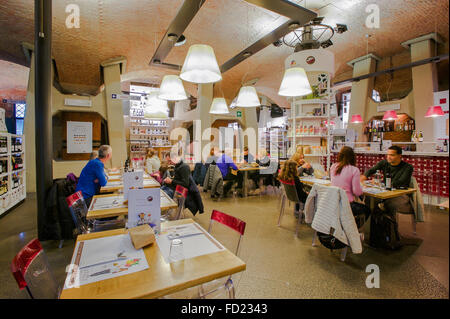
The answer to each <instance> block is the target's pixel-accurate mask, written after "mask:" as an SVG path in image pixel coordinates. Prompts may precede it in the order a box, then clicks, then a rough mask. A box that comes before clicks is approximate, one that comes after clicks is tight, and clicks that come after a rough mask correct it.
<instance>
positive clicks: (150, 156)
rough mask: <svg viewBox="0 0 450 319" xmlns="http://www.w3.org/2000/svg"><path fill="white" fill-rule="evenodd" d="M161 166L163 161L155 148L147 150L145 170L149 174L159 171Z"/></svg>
mask: <svg viewBox="0 0 450 319" xmlns="http://www.w3.org/2000/svg"><path fill="white" fill-rule="evenodd" d="M160 166H161V161H160V159H159V157H158V155H157V154H156V151H155V150H154V149H153V148H149V149H148V150H147V155H146V157H145V170H146V171H147V173H148V174H152V173H153V172H155V171H157V170H159V167H160Z"/></svg>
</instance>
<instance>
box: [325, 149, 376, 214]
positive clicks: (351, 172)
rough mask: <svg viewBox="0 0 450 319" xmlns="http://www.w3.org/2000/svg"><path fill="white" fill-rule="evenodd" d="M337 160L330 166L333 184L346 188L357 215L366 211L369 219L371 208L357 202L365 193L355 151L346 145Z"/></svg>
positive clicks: (354, 212)
mask: <svg viewBox="0 0 450 319" xmlns="http://www.w3.org/2000/svg"><path fill="white" fill-rule="evenodd" d="M337 160H338V162H337V163H334V164H333V165H332V166H331V168H330V175H331V185H333V186H337V187H340V188H342V189H344V190H345V192H346V193H347V197H348V200H349V202H350V206H351V208H352V211H353V214H354V215H355V216H356V215H359V214H361V213H364V214H365V215H366V219H367V218H368V217H369V214H370V211H369V209H368V208H367V207H365V206H364V207H363V206H361V204H360V203H357V202H355V199H356V197H358V196H361V195H362V194H363V189H362V187H361V182H360V172H359V169H358V168H357V167H356V166H355V165H356V156H355V152H354V151H353V149H352V148H351V147H348V146H344V147H342V149H341V151H340V152H339V154H338V158H337ZM366 208H367V209H366Z"/></svg>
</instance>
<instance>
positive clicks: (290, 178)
mask: <svg viewBox="0 0 450 319" xmlns="http://www.w3.org/2000/svg"><path fill="white" fill-rule="evenodd" d="M278 179H279V180H280V182H281V183H283V184H294V185H295V189H296V190H297V196H298V199H299V200H300V202H301V203H303V204H304V203H305V202H306V198H307V197H308V193H307V192H306V191H305V190H304V189H303V184H302V182H301V181H300V179H299V178H298V172H297V162H296V161H293V160H287V161H286V162H284V164H283V166H282V167H281V171H280V174H279V175H278ZM295 210H296V212H298V211H299V210H300V204H298V203H297V204H296V205H295ZM296 217H298V214H297V213H296Z"/></svg>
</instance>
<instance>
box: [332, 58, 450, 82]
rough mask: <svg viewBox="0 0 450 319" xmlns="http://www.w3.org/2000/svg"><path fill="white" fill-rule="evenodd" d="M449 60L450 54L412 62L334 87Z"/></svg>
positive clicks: (355, 78) (348, 80) (349, 80)
mask: <svg viewBox="0 0 450 319" xmlns="http://www.w3.org/2000/svg"><path fill="white" fill-rule="evenodd" d="M448 58H449V55H448V53H447V54H442V55H437V56H434V57H432V58H427V59H423V60H419V61H415V62H412V63H408V64H403V65H399V66H395V67H393V68H389V69H385V70H382V71H378V72H373V73H369V74H364V75H361V76H357V77H354V78H351V79H347V80H343V81H339V82H336V83H334V84H333V86H336V85H341V84H347V83H352V82H358V81H361V80H365V79H369V78H373V77H375V76H380V75H383V74H389V73H393V72H395V71H398V70H403V69H409V68H413V67H416V66H419V65H424V64H428V63H438V62H441V61H444V60H448Z"/></svg>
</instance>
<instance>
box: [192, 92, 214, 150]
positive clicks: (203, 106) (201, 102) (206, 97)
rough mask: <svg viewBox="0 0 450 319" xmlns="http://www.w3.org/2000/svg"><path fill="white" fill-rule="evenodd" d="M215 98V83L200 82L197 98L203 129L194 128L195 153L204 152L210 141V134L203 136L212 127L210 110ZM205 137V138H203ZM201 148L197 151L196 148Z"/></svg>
mask: <svg viewBox="0 0 450 319" xmlns="http://www.w3.org/2000/svg"><path fill="white" fill-rule="evenodd" d="M213 98H214V84H213V83H209V84H199V85H198V98H197V108H198V113H197V114H199V119H198V120H200V122H199V123H200V125H201V130H199V129H198V128H197V129H195V128H194V153H195V154H202V153H201V152H203V149H204V147H206V146H207V145H208V144H209V143H210V140H209V134H205V136H203V132H205V130H206V129H209V128H211V124H212V123H211V114H209V110H210V108H211V104H212V101H213ZM202 136H203V138H205V139H203V138H202ZM196 147H197V148H200V153H198V151H197V152H196V151H195V148H196Z"/></svg>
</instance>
